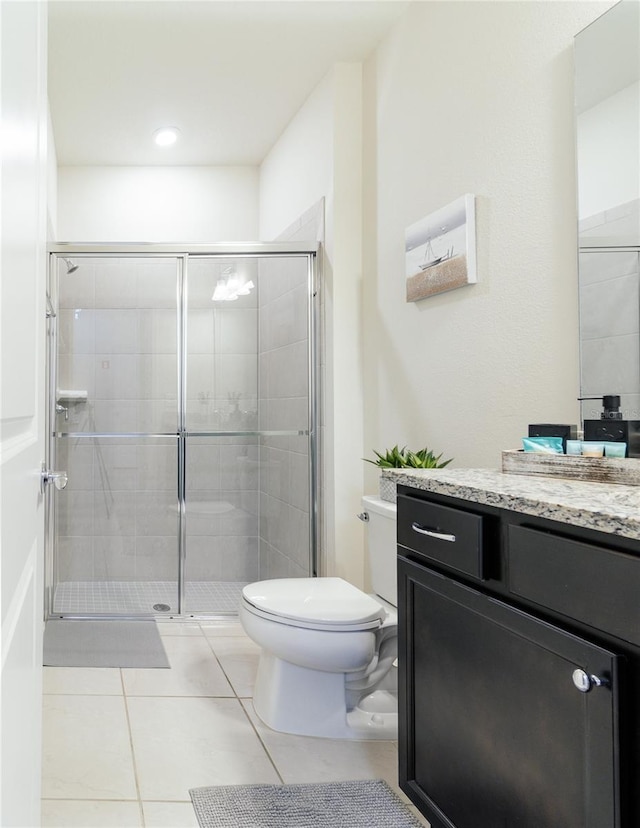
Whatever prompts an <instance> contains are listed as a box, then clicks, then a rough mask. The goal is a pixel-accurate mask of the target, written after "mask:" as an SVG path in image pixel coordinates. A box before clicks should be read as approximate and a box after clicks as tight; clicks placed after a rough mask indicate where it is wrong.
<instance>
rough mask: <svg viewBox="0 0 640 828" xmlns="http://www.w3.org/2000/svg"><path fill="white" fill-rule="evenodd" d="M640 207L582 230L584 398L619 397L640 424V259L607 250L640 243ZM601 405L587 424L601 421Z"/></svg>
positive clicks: (586, 408)
mask: <svg viewBox="0 0 640 828" xmlns="http://www.w3.org/2000/svg"><path fill="white" fill-rule="evenodd" d="M639 206H640V202H638V201H634V202H630V203H629V204H624V205H621V206H620V207H618V208H616V209H613V210H607V211H606V212H605V213H602V214H600V215H598V216H592V217H591V218H589V219H587V220H586V221H583V222H581V224H580V239H581V244H582V245H584V243H585V241H586V242H589V241H591V242H592V243H593V241H594V240H595V239H596V238H597V239H598V241H600V240H601V241H602V242H605V243H606V245H603V247H604V249H600V250H598V251H590V250H588V249H586V248H585V247H584V246H582V247H581V250H580V267H579V272H580V351H581V383H580V385H581V392H582V396H600V397H601V396H602V395H603V394H619V395H620V397H621V410H622V412H623V417H624V419H640V290H639V286H640V254H639V253H638V252H637V251H634V250H627V251H619V250H615V249H609V250H608V249H606V246H610V247H612V248H613V247H614V246H615V245H616V244H619V245H623V244H625V243H626V244H628V243H629V241H633V239H634V238H635V244H636V246H638V245H639V244H640V239H639V238H638V236H639V232H638V229H639V227H640V211H639ZM601 410H602V406H601V404H599V403H598V401H597V400H594V401H585V402H583V404H582V412H583V418H584V419H594V418H595V419H598V418H599V417H600V412H601Z"/></svg>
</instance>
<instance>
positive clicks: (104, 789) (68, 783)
mask: <svg viewBox="0 0 640 828" xmlns="http://www.w3.org/2000/svg"><path fill="white" fill-rule="evenodd" d="M42 795H43V797H44V798H47V799H131V800H135V799H137V791H136V785H135V778H134V772H133V760H132V756H131V745H130V741H129V730H128V727H127V717H126V711H125V705H124V699H123V698H121V697H118V696H45V697H44V710H43V774H42Z"/></svg>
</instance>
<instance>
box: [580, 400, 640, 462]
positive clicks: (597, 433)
mask: <svg viewBox="0 0 640 828" xmlns="http://www.w3.org/2000/svg"><path fill="white" fill-rule="evenodd" d="M579 399H580V400H600V399H601V400H602V413H601V414H600V419H599V420H585V421H584V439H585V440H595V441H596V442H603V443H604V442H606V443H626V444H627V454H626V456H627V457H640V420H623V419H622V413H621V411H620V397H619V396H618V395H617V394H605V395H604V396H603V397H580V398H579Z"/></svg>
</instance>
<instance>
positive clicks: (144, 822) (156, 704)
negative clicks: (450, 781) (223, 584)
mask: <svg viewBox="0 0 640 828" xmlns="http://www.w3.org/2000/svg"><path fill="white" fill-rule="evenodd" d="M158 624H159V627H160V632H161V634H162V636H163V642H164V644H165V648H166V651H167V655H168V656H169V661H170V663H171V670H141V669H140V670H134V669H122V670H118V669H78V668H66V667H46V668H45V670H44V700H43V701H44V746H43V788H42V790H43V794H42V795H43V802H42V828H54V826H55V827H56V828H198V824H197V820H196V818H195V814H194V811H193V808H192V806H191V803H190V800H189V794H188V789H189V788H192V787H197V786H199V785H216V784H220V785H225V784H243V783H260V782H263V783H279V782H284V783H295V782H325V781H326V782H328V781H335V780H341V779H355V778H362V779H367V778H381V779H385V780H386V781H387V782H388V783H389V784H390V785H391V786H392V787H393V788H394V789H395V790H396V791H398V787H397V763H398V751H397V746H396V744H395V743H394V742H351V741H340V740H331V739H313V738H307V737H302V736H290V735H287V734H283V733H275V732H274V731H272V730H269V728H267V727H265V725H263V724H262V723H261V722H260V720H259V719H258V718H257V717H256V715H255V713H254V712H253V706H252V703H251V695H252V691H253V682H254V677H255V671H256V667H257V663H258V648H257V647H256V646H255V645H254V644H253V642H252V641H250V640H249V639H248V638H246V636H245V635H244V633H243V631H242V629H241V627H240V625H239V624H238V623H237V622H236V620H235V619H229V620H228V621H211V622H205V621H201V622H199V623H198V622H184V621H182V622H179V621H169V620H166V621H160V622H158ZM398 793H399V791H398ZM403 798H404V797H403ZM414 813H415V814H416V815H417V816H419V815H418V814H417V812H416V811H415V810H414ZM423 822H424V825H425V826H427V825H428V823H427V822H426V821H424V820H423Z"/></svg>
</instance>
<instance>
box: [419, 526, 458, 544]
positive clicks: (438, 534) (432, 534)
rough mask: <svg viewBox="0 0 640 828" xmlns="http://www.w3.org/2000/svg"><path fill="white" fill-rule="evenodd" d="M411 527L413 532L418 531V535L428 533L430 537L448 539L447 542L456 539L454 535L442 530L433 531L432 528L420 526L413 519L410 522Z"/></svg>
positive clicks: (453, 541)
mask: <svg viewBox="0 0 640 828" xmlns="http://www.w3.org/2000/svg"><path fill="white" fill-rule="evenodd" d="M411 528H412V529H413V531H414V532H418V533H419V534H420V535H428V536H429V537H430V538H436V539H437V540H443V541H449V543H455V541H456V536H455V535H447V534H445V533H444V532H434V531H433V529H427V528H425V527H424V526H420V524H419V523H416V522H415V521H414V522H413V523H412V524H411Z"/></svg>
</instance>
